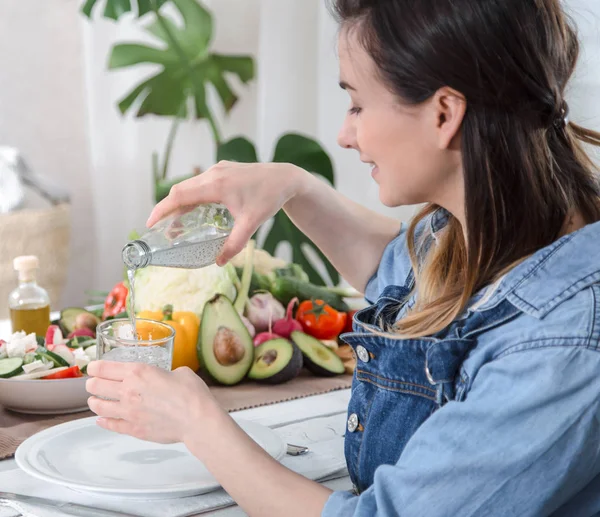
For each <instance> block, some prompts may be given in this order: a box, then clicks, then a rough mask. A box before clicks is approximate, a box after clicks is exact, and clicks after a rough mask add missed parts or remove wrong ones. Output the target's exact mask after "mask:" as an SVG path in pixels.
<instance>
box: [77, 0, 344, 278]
mask: <svg viewBox="0 0 600 517" xmlns="http://www.w3.org/2000/svg"><path fill="white" fill-rule="evenodd" d="M104 2H105V3H104V11H103V16H104V17H107V18H111V19H113V20H118V19H119V18H120V17H121V16H122V15H124V14H126V13H132V14H134V15H137V16H138V17H140V18H141V17H144V19H146V18H148V19H149V21H148V22H147V23H146V22H144V25H143V28H144V30H145V31H146V32H147V33H149V34H150V35H151V36H152V37H154V38H155V41H156V44H155V45H145V44H139V43H120V44H117V45H115V46H114V48H113V49H112V51H111V54H110V58H109V62H108V68H109V69H111V70H114V69H120V68H127V67H131V66H137V65H140V64H147V63H150V64H155V65H159V67H160V68H159V70H158V71H157V72H156V73H155V74H154V75H152V76H151V77H149V78H147V79H145V80H144V81H142V82H141V83H140V84H138V85H137V86H135V87H134V88H133V89H132V90H131V91H130V92H129V93H128V94H126V95H125V96H124V97H123V98H122V99H121V100H119V102H118V108H119V110H120V112H121V113H122V114H125V113H127V112H129V111H131V110H134V109H135V110H136V112H135V115H136V117H144V116H146V115H156V116H162V117H171V118H172V119H173V122H172V126H171V129H170V131H169V135H168V137H167V140H166V144H165V150H164V153H163V157H162V164H161V163H159V162H160V158H159V155H158V153H156V152H155V153H153V155H152V170H153V176H154V194H155V200H156V201H157V202H158V201H160V200H161V199H163V198H164V197H165V196H166V195H167V194H168V193H169V190H170V188H171V187H172V186H173V185H174V184H176V183H179V182H180V181H182V180H184V179H187V178H189V177H191V176H190V175H187V176H183V177H177V178H168V169H169V159H170V156H171V151H172V148H173V143H174V141H175V138H176V135H177V131H178V128H179V126H180V122H181V120H183V119H185V118H189V116H190V113H191V114H192V116H193V117H194V118H195V119H205V120H206V121H207V122H208V124H209V125H210V128H211V131H212V135H213V139H214V142H215V146H216V149H217V159H219V160H221V159H224V160H225V159H226V160H232V161H238V162H257V161H258V157H257V154H256V149H255V148H254V145H253V144H252V142H250V141H249V140H247V139H245V138H234V139H233V140H230V141H228V142H225V143H223V142H222V137H221V133H220V130H219V127H218V124H217V120H216V117H215V116H214V113H213V111H212V109H211V107H210V106H209V104H208V102H207V100H206V89H207V86H210V87H212V88H214V89H215V90H216V92H217V93H218V98H219V99H220V102H221V104H222V106H223V108H224V111H225V112H226V113H229V112H230V111H231V109H232V108H233V107H234V105H235V103H236V102H237V100H238V97H237V95H236V93H235V92H234V90H233V88H232V87H231V86H230V84H229V82H228V79H227V77H228V76H229V75H234V76H237V77H238V78H239V79H240V80H241V82H242V83H244V84H246V83H248V82H249V81H251V80H252V79H253V78H254V61H253V59H252V58H251V57H250V56H247V55H233V56H229V55H227V56H226V55H222V54H216V53H213V52H211V51H210V44H211V41H212V38H213V19H212V15H211V13H210V11H208V10H207V9H206V8H205V7H204V6H203V5H202V4H201V3H200V1H199V0H137V2H136V1H135V0H104ZM99 3H100V2H99V0H86V1H85V3H84V5H83V7H82V12H83V13H84V14H85V15H86V16H87V17H90V18H91V17H92V14H93V13H94V12H96V11H99V10H100V9H99V5H98V4H99ZM166 3H169V4H172V6H173V7H174V8H175V9H176V10H177V11H178V12H179V15H180V18H181V21H182V23H178V22H177V21H176V20H175V19H174V18H172V17H171V16H169V15H167V14H165V13H163V12H162V11H161V6H163V5H164V4H166ZM272 161H276V162H288V163H294V164H296V165H298V166H300V167H302V168H304V169H306V170H308V171H311V172H313V173H315V174H318V175H320V176H322V177H323V178H324V179H325V180H326V181H328V182H329V183H331V184H334V171H333V166H332V163H331V159H330V158H329V156H328V155H327V153H326V152H325V151H324V150H323V148H322V147H321V145H320V144H319V143H318V142H317V141H315V140H313V139H311V138H308V137H305V136H301V135H296V134H286V135H283V136H282V137H281V139H280V140H279V142H278V143H277V145H276V148H275V152H274V154H273V157H272ZM282 241H287V242H289V243H290V245H291V248H292V260H293V261H294V262H296V263H298V264H300V265H302V267H303V268H304V269H305V271H306V272H307V274H308V275H309V278H310V280H311V282H313V283H315V284H320V285H324V284H325V283H326V281H325V280H324V278H322V277H321V275H320V274H319V272H318V270H317V269H316V268H315V267H314V266H313V264H312V263H311V262H310V260H309V258H308V255H307V254H306V251H307V250H308V249H312V250H313V251H314V252H315V253H316V254H317V255H318V256H319V257H320V259H321V260H322V261H323V264H324V265H325V267H326V269H327V272H328V274H329V276H330V278H331V279H332V281H333V283H334V284H337V283H338V281H339V275H338V273H337V271H336V270H335V268H334V267H333V266H332V265H331V264H330V263H329V261H327V259H326V258H325V256H324V255H323V254H322V253H321V252H320V251H319V249H318V248H317V247H316V246H315V245H314V244H313V243H312V242H311V241H310V240H309V239H308V238H307V237H306V236H305V235H304V234H303V233H302V232H301V231H300V230H299V229H298V228H296V226H294V224H293V223H292V222H291V221H290V219H289V218H288V217H287V215H286V214H285V213H284V212H283V211H282V212H280V213H279V214H277V215H276V216H275V219H274V224H273V226H272V228H271V229H270V230H269V233H268V234H267V237H266V240H265V243H264V246H263V247H264V248H265V250H267V251H268V252H269V253H271V254H273V253H274V252H275V249H276V247H277V245H278V244H279V242H282Z"/></svg>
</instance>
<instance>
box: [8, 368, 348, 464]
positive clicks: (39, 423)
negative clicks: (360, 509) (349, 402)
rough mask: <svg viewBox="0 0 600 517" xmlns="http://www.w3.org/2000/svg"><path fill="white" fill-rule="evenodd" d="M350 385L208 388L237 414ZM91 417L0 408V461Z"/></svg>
mask: <svg viewBox="0 0 600 517" xmlns="http://www.w3.org/2000/svg"><path fill="white" fill-rule="evenodd" d="M351 384H352V376H350V375H340V376H337V377H327V378H323V377H315V376H313V375H311V374H308V373H305V372H303V373H302V374H301V375H300V376H298V377H296V378H295V379H293V380H292V381H290V382H286V383H284V384H278V385H274V386H268V385H265V384H256V383H253V382H246V383H242V384H238V385H237V386H230V387H229V386H228V387H225V386H211V387H210V389H211V391H212V392H213V394H214V396H215V398H216V399H217V400H218V401H219V403H220V404H221V405H222V406H223V407H224V408H225V409H227V410H228V411H239V410H242V409H249V408H253V407H258V406H266V405H269V404H275V403H277V402H284V401H286V400H293V399H299V398H303V397H309V396H311V395H319V394H321V393H328V392H330V391H336V390H342V389H345V388H349V387H350V385H351ZM93 415H94V414H93V413H92V412H91V411H84V412H81V413H74V414H70V415H52V416H47V415H44V416H36V415H24V414H20V413H13V412H12V411H7V410H5V409H3V408H1V407H0V460H3V459H7V458H10V457H12V456H13V455H14V454H15V451H16V450H17V447H18V446H19V445H20V444H21V443H22V442H23V441H24V440H26V439H27V438H29V437H30V436H32V435H34V434H35V433H37V432H39V431H42V430H44V429H47V428H48V427H52V426H54V425H58V424H62V423H64V422H69V421H71V420H76V419H79V418H86V417H90V416H93Z"/></svg>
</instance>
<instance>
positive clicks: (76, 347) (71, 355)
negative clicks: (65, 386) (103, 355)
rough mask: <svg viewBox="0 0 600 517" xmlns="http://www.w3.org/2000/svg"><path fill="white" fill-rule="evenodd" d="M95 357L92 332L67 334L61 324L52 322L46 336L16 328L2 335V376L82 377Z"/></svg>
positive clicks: (0, 363) (39, 377)
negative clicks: (68, 336)
mask: <svg viewBox="0 0 600 517" xmlns="http://www.w3.org/2000/svg"><path fill="white" fill-rule="evenodd" d="M95 358H96V340H95V338H94V337H93V336H92V335H76V336H72V337H70V338H67V339H66V338H64V337H63V333H62V331H61V329H60V327H59V326H58V325H50V327H49V328H48V331H47V333H46V337H45V338H42V337H40V336H36V335H35V334H26V333H25V332H15V333H14V334H13V335H12V336H11V337H10V338H9V339H8V341H4V340H2V339H0V378H5V379H7V378H10V379H15V380H32V379H69V378H75V377H82V376H83V375H84V374H85V371H86V369H87V365H88V364H89V363H90V361H92V360H93V359H95Z"/></svg>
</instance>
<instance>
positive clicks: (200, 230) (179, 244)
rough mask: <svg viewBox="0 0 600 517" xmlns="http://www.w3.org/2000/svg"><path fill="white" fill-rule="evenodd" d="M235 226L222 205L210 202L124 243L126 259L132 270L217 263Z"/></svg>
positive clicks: (197, 266) (157, 224)
mask: <svg viewBox="0 0 600 517" xmlns="http://www.w3.org/2000/svg"><path fill="white" fill-rule="evenodd" d="M232 228H233V216H232V215H231V213H230V212H229V210H227V208H225V207H224V206H223V205H219V204H215V203H210V204H205V205H200V206H198V207H196V208H194V209H193V210H189V211H187V212H178V213H176V214H173V215H170V216H168V217H166V218H164V219H162V220H160V221H159V222H157V223H156V224H155V225H154V226H153V227H152V228H150V230H149V231H147V232H146V233H145V234H144V235H142V236H141V237H140V238H139V239H136V240H134V241H131V242H129V243H128V244H126V245H125V247H124V248H123V252H122V257H123V262H124V263H125V265H126V266H127V268H128V269H130V270H135V269H139V268H142V267H146V266H150V265H153V266H163V267H178V268H187V269H196V268H201V267H205V266H209V265H211V264H214V262H215V260H216V258H217V256H218V255H219V252H220V251H221V248H222V247H223V244H224V243H225V240H226V239H227V237H228V236H229V234H230V233H231V229H232Z"/></svg>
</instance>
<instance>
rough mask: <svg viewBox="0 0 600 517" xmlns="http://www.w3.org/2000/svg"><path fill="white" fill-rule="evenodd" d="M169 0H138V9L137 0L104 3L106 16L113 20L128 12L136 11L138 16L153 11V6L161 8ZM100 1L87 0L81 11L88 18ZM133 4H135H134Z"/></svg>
mask: <svg viewBox="0 0 600 517" xmlns="http://www.w3.org/2000/svg"><path fill="white" fill-rule="evenodd" d="M165 2H168V0H137V9H136V7H135V3H136V2H135V0H134V1H133V2H132V1H131V0H106V2H105V5H104V17H105V18H110V19H111V20H118V19H119V18H120V16H121V15H123V14H125V13H128V12H131V11H133V12H135V13H136V14H137V16H144V15H145V14H146V13H149V12H150V11H152V9H153V7H156V8H159V7H160V6H161V5H162V4H164V3H165ZM97 3H98V0H86V2H85V3H84V4H83V7H82V8H81V12H82V13H83V14H85V15H86V16H87V17H88V18H91V17H92V11H93V10H94V7H95V6H96V4H97ZM132 4H133V5H132Z"/></svg>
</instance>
